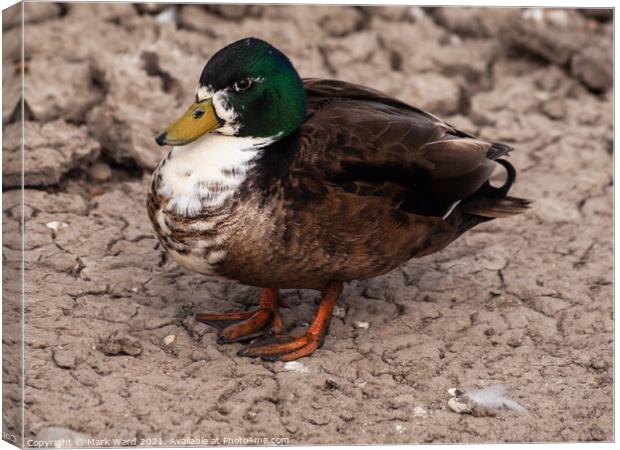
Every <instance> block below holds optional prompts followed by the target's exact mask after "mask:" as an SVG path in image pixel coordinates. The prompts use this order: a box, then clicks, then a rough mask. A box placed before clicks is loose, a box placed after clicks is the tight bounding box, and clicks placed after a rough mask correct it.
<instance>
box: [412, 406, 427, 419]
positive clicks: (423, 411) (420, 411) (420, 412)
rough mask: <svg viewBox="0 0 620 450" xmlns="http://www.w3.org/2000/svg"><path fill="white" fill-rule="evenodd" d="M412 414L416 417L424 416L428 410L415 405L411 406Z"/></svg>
mask: <svg viewBox="0 0 620 450" xmlns="http://www.w3.org/2000/svg"><path fill="white" fill-rule="evenodd" d="M413 415H414V416H416V417H426V416H427V415H428V411H427V410H426V409H425V408H424V407H423V406H419V405H418V406H416V407H415V408H413Z"/></svg>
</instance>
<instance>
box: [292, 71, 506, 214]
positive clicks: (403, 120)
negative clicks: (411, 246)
mask: <svg viewBox="0 0 620 450" xmlns="http://www.w3.org/2000/svg"><path fill="white" fill-rule="evenodd" d="M304 82H305V85H306V92H307V98H308V114H307V118H306V121H305V123H304V124H303V125H302V126H301V128H300V130H299V134H298V136H299V139H300V141H299V145H298V147H297V148H298V150H297V152H296V155H295V156H294V161H293V162H292V165H291V166H290V169H291V170H292V171H293V172H295V173H297V174H298V175H300V177H299V179H304V178H305V179H308V180H311V179H319V180H323V181H326V182H328V183H331V184H332V185H335V186H336V187H340V188H342V189H343V190H344V191H347V192H353V193H356V194H358V195H372V196H385V197H386V198H389V199H391V200H392V201H394V202H395V203H396V204H398V205H399V206H400V207H401V208H402V209H404V210H405V211H407V212H413V213H417V214H424V215H435V216H442V215H444V214H445V213H446V211H448V210H449V209H450V208H451V206H452V205H453V204H454V202H455V201H458V200H462V199H464V198H466V197H468V196H470V195H472V194H473V193H474V192H476V191H477V190H478V189H479V188H480V187H481V186H483V184H485V183H486V181H487V180H488V178H489V176H490V175H491V173H492V172H493V171H494V170H495V168H496V167H497V164H496V163H495V162H494V161H493V159H495V158H497V157H499V156H502V155H503V154H505V153H507V152H508V151H510V147H508V146H505V145H502V144H491V143H488V142H484V141H481V140H478V139H475V138H473V137H471V136H469V135H468V134H466V133H464V132H462V131H459V130H457V129H455V128H454V127H453V126H451V125H449V124H447V123H445V122H443V121H442V120H440V119H439V118H437V117H435V116H434V115H432V114H430V113H427V112H425V111H422V110H420V109H418V108H415V107H412V106H410V105H407V104H405V103H403V102H400V101H398V100H395V99H392V98H390V97H387V96H385V95H384V94H382V93H380V92H377V91H374V90H372V89H369V88H366V87H363V86H358V85H354V84H350V83H345V82H342V81H336V80H317V79H309V80H305V81H304Z"/></svg>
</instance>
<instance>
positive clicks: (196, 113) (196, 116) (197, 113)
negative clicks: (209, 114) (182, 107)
mask: <svg viewBox="0 0 620 450" xmlns="http://www.w3.org/2000/svg"><path fill="white" fill-rule="evenodd" d="M204 115H205V112H204V111H203V110H202V109H197V110H196V111H194V113H193V114H192V117H193V118H194V119H200V118H201V117H202V116H204Z"/></svg>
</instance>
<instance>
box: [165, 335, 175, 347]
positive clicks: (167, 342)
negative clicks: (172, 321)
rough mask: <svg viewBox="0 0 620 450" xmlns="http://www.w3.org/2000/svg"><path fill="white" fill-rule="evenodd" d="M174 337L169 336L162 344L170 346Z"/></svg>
mask: <svg viewBox="0 0 620 450" xmlns="http://www.w3.org/2000/svg"><path fill="white" fill-rule="evenodd" d="M176 338H177V337H176V336H175V335H174V334H169V335H168V336H166V337H165V338H164V344H166V345H170V344H172V343H173V342H174V341H175V340H176Z"/></svg>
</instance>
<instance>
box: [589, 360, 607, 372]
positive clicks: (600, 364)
mask: <svg viewBox="0 0 620 450" xmlns="http://www.w3.org/2000/svg"><path fill="white" fill-rule="evenodd" d="M590 367H592V368H593V369H594V370H605V369H607V368H608V367H609V363H608V362H607V361H605V360H603V359H600V358H598V357H593V358H592V359H591V360H590Z"/></svg>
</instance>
